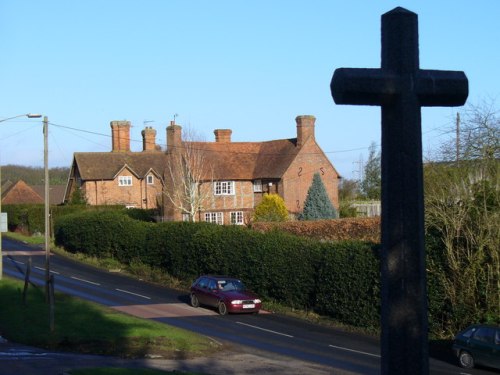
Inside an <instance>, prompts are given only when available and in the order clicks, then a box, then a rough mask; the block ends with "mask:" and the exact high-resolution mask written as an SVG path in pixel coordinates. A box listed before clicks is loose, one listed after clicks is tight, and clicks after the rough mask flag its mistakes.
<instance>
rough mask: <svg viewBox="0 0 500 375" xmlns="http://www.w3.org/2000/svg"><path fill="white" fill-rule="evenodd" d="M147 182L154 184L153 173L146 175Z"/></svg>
mask: <svg viewBox="0 0 500 375" xmlns="http://www.w3.org/2000/svg"><path fill="white" fill-rule="evenodd" d="M146 183H147V184H148V185H154V183H155V178H154V176H153V175H152V174H148V175H147V176H146Z"/></svg>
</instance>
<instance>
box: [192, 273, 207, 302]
mask: <svg viewBox="0 0 500 375" xmlns="http://www.w3.org/2000/svg"><path fill="white" fill-rule="evenodd" d="M208 282H209V279H208V278H206V277H202V278H201V279H200V280H199V281H198V283H196V291H195V294H196V297H198V301H199V302H200V304H202V305H206V304H207V300H208V297H207V294H208Z"/></svg>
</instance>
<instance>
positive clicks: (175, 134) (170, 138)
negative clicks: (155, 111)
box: [167, 120, 182, 153]
mask: <svg viewBox="0 0 500 375" xmlns="http://www.w3.org/2000/svg"><path fill="white" fill-rule="evenodd" d="M181 147H182V127H181V126H179V125H176V124H175V120H174V121H170V126H168V127H167V152H169V153H173V152H179V151H180V150H181Z"/></svg>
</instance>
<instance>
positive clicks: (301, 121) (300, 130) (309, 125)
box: [295, 115, 316, 147]
mask: <svg viewBox="0 0 500 375" xmlns="http://www.w3.org/2000/svg"><path fill="white" fill-rule="evenodd" d="M295 122H296V123H297V147H302V146H303V145H304V143H306V141H307V140H308V139H309V138H311V139H313V140H314V124H315V122H316V117H314V116H312V115H302V116H297V117H296V118H295Z"/></svg>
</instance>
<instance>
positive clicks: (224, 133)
mask: <svg viewBox="0 0 500 375" xmlns="http://www.w3.org/2000/svg"><path fill="white" fill-rule="evenodd" d="M232 133H233V131H232V130H231V129H215V130H214V134H215V142H218V143H231V134H232Z"/></svg>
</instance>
